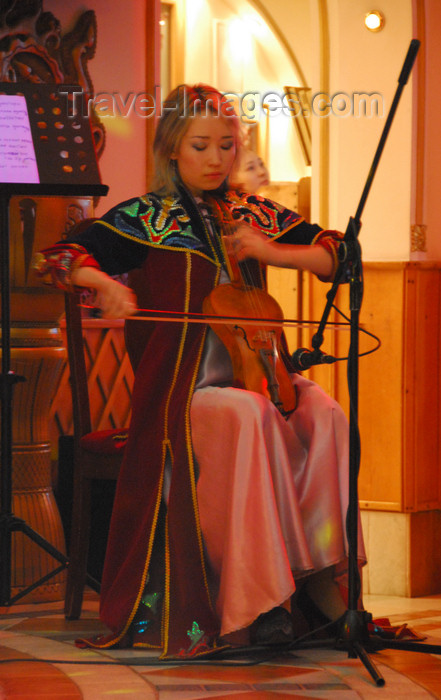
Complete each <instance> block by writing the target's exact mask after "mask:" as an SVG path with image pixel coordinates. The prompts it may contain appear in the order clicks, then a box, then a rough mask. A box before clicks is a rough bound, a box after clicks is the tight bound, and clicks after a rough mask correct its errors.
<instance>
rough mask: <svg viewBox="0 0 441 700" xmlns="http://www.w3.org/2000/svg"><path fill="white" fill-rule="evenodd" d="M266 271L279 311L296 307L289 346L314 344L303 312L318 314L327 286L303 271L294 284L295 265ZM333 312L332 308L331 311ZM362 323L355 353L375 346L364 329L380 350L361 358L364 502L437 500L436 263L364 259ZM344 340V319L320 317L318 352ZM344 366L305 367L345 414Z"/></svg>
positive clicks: (426, 503)
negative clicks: (340, 323)
mask: <svg viewBox="0 0 441 700" xmlns="http://www.w3.org/2000/svg"><path fill="white" fill-rule="evenodd" d="M296 275H297V277H295V276H296ZM270 280H271V285H272V286H271V291H272V293H273V294H274V295H275V296H277V298H278V299H279V301H280V302H281V304H282V307H283V308H284V311H285V314H286V315H288V314H290V315H292V313H293V311H294V310H295V308H299V309H300V311H299V312H298V313H299V318H300V319H303V322H304V323H303V325H300V326H299V328H298V329H297V330H296V331H289V332H288V338H289V343H290V351H291V352H294V350H296V349H297V348H298V347H302V346H304V347H307V348H311V347H312V344H311V341H312V336H313V334H314V333H315V332H316V331H317V325H314V326H310V325H308V324H306V323H305V322H306V321H307V320H314V321H317V322H318V321H320V319H321V316H322V314H323V310H324V308H325V304H326V294H327V292H328V290H329V289H330V286H329V285H324V284H323V283H321V282H319V281H317V280H316V279H315V278H313V277H312V276H311V275H309V274H303V276H302V284H301V286H299V285H298V281H296V280H298V273H296V272H295V271H288V272H286V271H282V274H280V273H279V272H278V271H276V272H272V273H271V277H270ZM299 293H300V299H299V298H298V296H299ZM296 295H297V296H296ZM296 304H297V307H296V306H295V305H296ZM336 305H337V306H338V307H339V308H340V309H341V310H342V311H343V312H344V313H346V314H347V315H349V316H350V310H349V287H348V285H343V286H342V287H340V289H339V292H338V295H337V298H336ZM339 318H340V317H339V316H338V314H337V313H336V312H334V311H333V310H332V311H331V313H330V315H329V320H330V321H338V320H339ZM360 328H361V332H360V337H359V343H360V352H361V353H363V352H366V351H368V350H370V349H372V348H373V347H374V346H375V341H374V339H372V338H369V337H368V336H366V335H364V334H363V332H362V330H363V329H366V330H367V331H370V332H371V333H374V334H375V335H377V336H379V337H380V339H381V347H380V349H379V350H377V351H376V352H375V353H373V354H369V355H366V356H364V357H360V359H359V397H358V411H359V427H360V438H361V467H360V474H359V482H358V486H359V498H360V504H361V507H362V508H365V509H371V510H385V511H396V512H419V511H424V510H431V509H439V508H441V469H440V464H441V445H440V438H439V426H440V418H441V396H440V394H441V377H440V368H439V360H440V352H441V264H437V263H433V264H429V263H408V262H390V263H365V264H364V295H363V300H362V306H361V313H360ZM349 343H350V334H349V331H348V329H347V328H344V327H337V328H333V327H332V326H330V325H327V326H326V327H325V331H324V341H323V343H322V345H321V349H322V350H323V351H324V352H326V353H328V354H331V355H333V356H334V357H346V356H347V354H348V350H349ZM346 373H347V362H346V361H343V362H338V363H335V364H332V365H326V366H319V367H313V368H311V369H310V370H308V371H305V372H304V374H305V376H307V377H309V378H311V379H313V380H314V381H316V382H318V383H319V384H320V385H321V386H322V387H323V388H324V389H325V391H327V392H328V393H329V394H331V395H332V396H334V397H335V398H336V399H337V400H338V401H339V403H340V404H341V406H342V407H343V409H344V410H345V411H346V414H347V415H348V417H349V396H348V388H347V386H348V384H347V375H346Z"/></svg>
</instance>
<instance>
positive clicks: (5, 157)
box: [0, 95, 40, 183]
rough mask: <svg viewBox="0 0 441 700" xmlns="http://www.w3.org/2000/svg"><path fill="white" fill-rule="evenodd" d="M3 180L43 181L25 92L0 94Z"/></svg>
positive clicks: (0, 177)
mask: <svg viewBox="0 0 441 700" xmlns="http://www.w3.org/2000/svg"><path fill="white" fill-rule="evenodd" d="M0 182H29V183H39V182H40V178H39V174H38V168H37V160H36V156H35V148H34V143H33V140H32V133H31V127H30V124H29V115H28V108H27V104H26V98H25V97H24V96H23V95H0Z"/></svg>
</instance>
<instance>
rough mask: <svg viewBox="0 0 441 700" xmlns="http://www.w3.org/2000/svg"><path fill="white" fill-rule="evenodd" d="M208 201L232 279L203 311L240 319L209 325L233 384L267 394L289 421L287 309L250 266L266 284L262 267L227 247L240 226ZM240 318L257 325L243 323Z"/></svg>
mask: <svg viewBox="0 0 441 700" xmlns="http://www.w3.org/2000/svg"><path fill="white" fill-rule="evenodd" d="M206 203H207V204H208V206H209V207H210V209H211V212H212V215H213V218H214V222H215V223H216V224H217V227H216V228H217V229H218V230H220V232H221V248H222V253H223V257H224V260H225V263H226V264H227V267H228V271H229V273H230V280H231V281H230V282H229V283H226V284H219V285H218V286H217V287H215V288H214V289H213V290H212V291H211V292H210V294H209V295H208V296H207V297H206V298H205V300H204V303H203V307H202V310H203V313H204V314H206V316H207V317H210V316H211V317H213V316H215V317H233V318H234V317H236V320H235V321H232V322H231V323H228V322H227V323H226V322H222V323H216V321H210V323H209V325H210V327H211V328H212V330H213V331H214V332H215V333H216V335H217V336H218V337H219V338H220V340H221V341H222V342H223V344H224V345H225V347H226V348H227V350H228V353H229V355H230V358H231V362H232V365H233V375H234V386H237V387H241V388H244V389H248V390H250V391H255V392H257V393H258V394H262V395H263V396H266V397H267V398H269V399H270V400H271V401H272V402H273V404H274V405H275V406H276V407H277V408H278V410H279V411H280V413H281V414H282V415H283V416H285V417H286V416H288V415H289V414H290V413H292V411H294V409H295V407H296V392H295V389H294V386H293V384H292V381H291V378H290V375H289V372H288V369H287V367H286V365H285V363H284V361H283V346H282V338H283V329H282V325H283V311H282V309H281V307H280V305H279V304H278V302H277V301H276V300H275V299H274V298H273V297H272V296H271V295H270V294H268V292H266V291H265V290H264V289H263V288H261V287H260V286H258V284H257V283H256V279H255V277H256V275H255V274H254V270H253V268H252V265H250V263H254V267H255V266H256V264H257V270H258V272H259V273H260V283H261V284H262V283H263V276H262V270H261V267H260V263H258V262H257V261H245V262H241V263H239V262H238V261H237V259H236V258H235V256H234V252H233V246H226V245H225V240H224V239H223V237H227V236H232V235H233V234H234V230H235V226H236V225H237V222H236V221H234V220H233V219H232V217H231V213H230V211H229V210H228V208H227V207H226V205H225V204H224V202H222V201H221V200H218V199H216V198H214V197H209V198H208V201H207V202H206ZM255 269H256V268H255ZM237 317H240V318H244V319H253V321H252V322H251V323H247V324H245V323H241V322H240V321H238V320H237ZM259 319H262V323H259ZM264 319H265V322H263V320H264ZM268 319H274V324H272V325H271V324H268V322H267V321H268Z"/></svg>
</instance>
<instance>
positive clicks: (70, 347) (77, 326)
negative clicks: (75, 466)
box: [65, 292, 92, 441]
mask: <svg viewBox="0 0 441 700" xmlns="http://www.w3.org/2000/svg"><path fill="white" fill-rule="evenodd" d="M65 312H66V338H67V354H68V359H69V369H70V384H71V392H72V416H73V424H74V436H75V439H76V440H77V441H78V440H79V439H80V438H81V437H82V436H83V435H87V433H90V432H91V430H92V426H91V418H90V404H89V390H88V386H87V371H86V361H85V357H84V340H83V323H82V314H81V306H80V294H79V293H78V292H67V293H66V294H65Z"/></svg>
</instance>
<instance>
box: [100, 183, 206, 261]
mask: <svg viewBox="0 0 441 700" xmlns="http://www.w3.org/2000/svg"><path fill="white" fill-rule="evenodd" d="M103 223H104V224H107V225H111V227H112V228H115V230H116V231H117V232H120V233H122V234H123V235H126V236H128V237H129V238H135V239H136V240H138V241H143V242H147V243H153V244H155V245H169V246H172V247H183V248H196V247H198V243H199V241H198V238H197V237H196V236H195V235H194V233H193V231H192V227H191V222H190V217H189V216H188V214H187V212H186V211H185V209H184V208H183V206H182V203H181V202H180V200H179V199H178V198H177V197H166V198H162V197H159V196H157V195H155V194H153V193H150V194H146V195H144V196H143V197H140V198H138V199H136V200H131V201H129V202H127V203H125V204H123V205H121V206H119V207H118V208H117V209H116V210H113V216H112V217H111V219H109V220H107V221H106V217H104V219H103Z"/></svg>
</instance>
